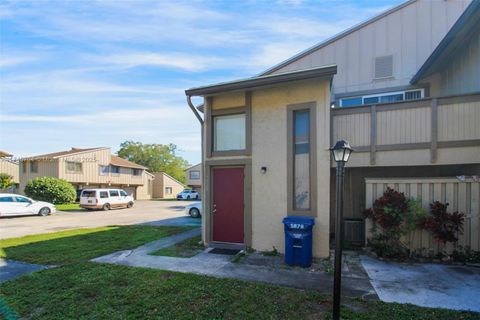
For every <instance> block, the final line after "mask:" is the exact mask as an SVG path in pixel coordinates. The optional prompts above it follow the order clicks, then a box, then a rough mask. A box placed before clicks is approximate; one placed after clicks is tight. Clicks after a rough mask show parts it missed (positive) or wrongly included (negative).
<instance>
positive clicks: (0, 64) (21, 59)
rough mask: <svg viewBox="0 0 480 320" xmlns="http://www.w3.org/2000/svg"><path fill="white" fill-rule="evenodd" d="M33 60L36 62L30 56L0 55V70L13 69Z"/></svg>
mask: <svg viewBox="0 0 480 320" xmlns="http://www.w3.org/2000/svg"><path fill="white" fill-rule="evenodd" d="M35 60H37V58H34V57H30V56H5V55H4V54H3V53H2V55H1V56H0V68H8V67H14V66H18V65H20V64H24V63H28V62H32V61H35Z"/></svg>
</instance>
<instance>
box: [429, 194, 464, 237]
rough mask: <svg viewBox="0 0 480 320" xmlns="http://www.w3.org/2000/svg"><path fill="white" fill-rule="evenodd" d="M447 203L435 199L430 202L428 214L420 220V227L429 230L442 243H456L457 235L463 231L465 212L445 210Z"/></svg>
mask: <svg viewBox="0 0 480 320" xmlns="http://www.w3.org/2000/svg"><path fill="white" fill-rule="evenodd" d="M447 207H448V203H441V202H439V201H435V202H433V203H431V204H430V216H428V217H425V218H423V219H422V220H421V221H420V224H419V225H420V227H421V228H422V229H425V230H427V231H428V232H430V233H431V234H432V236H433V238H434V239H435V240H437V241H438V242H440V243H443V244H444V245H445V244H446V243H447V242H451V243H457V242H458V235H459V234H461V233H463V222H464V221H465V214H464V213H462V212H458V211H455V212H453V213H449V212H447Z"/></svg>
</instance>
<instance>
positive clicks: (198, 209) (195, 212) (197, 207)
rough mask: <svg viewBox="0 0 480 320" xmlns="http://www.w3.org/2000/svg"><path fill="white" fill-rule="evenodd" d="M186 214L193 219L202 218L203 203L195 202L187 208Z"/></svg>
mask: <svg viewBox="0 0 480 320" xmlns="http://www.w3.org/2000/svg"><path fill="white" fill-rule="evenodd" d="M185 213H186V214H188V215H190V216H191V217H192V218H200V217H201V216H202V203H201V202H194V203H190V204H189V205H188V206H186V207H185Z"/></svg>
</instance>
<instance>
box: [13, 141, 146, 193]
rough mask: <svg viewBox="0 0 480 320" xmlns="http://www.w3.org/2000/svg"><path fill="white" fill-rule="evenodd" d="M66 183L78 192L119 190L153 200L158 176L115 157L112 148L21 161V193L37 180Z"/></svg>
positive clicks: (48, 155) (56, 154) (50, 154)
mask: <svg viewBox="0 0 480 320" xmlns="http://www.w3.org/2000/svg"><path fill="white" fill-rule="evenodd" d="M43 176H49V177H55V178H61V179H65V180H67V181H68V182H70V183H71V184H72V185H73V186H74V187H75V188H76V189H77V190H80V189H85V188H108V187H117V188H122V189H124V190H125V191H126V192H127V193H129V194H131V195H133V197H134V198H135V199H138V200H141V199H150V198H151V197H152V189H153V188H152V186H153V179H154V176H153V175H152V174H151V173H149V172H147V171H146V168H145V167H143V166H141V165H138V164H136V163H133V162H131V161H128V160H125V159H123V158H120V157H117V156H115V155H112V154H111V151H110V148H88V149H80V148H72V149H71V150H68V151H61V152H55V153H49V154H43V155H38V156H33V157H29V158H24V159H22V160H21V161H20V191H21V192H23V190H24V188H25V185H26V184H27V182H28V181H30V180H31V179H34V178H37V177H43Z"/></svg>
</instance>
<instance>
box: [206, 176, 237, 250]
mask: <svg viewBox="0 0 480 320" xmlns="http://www.w3.org/2000/svg"><path fill="white" fill-rule="evenodd" d="M243 176H244V175H243V168H213V169H212V177H213V180H212V181H213V190H212V191H213V197H212V200H213V201H212V217H213V219H212V223H213V241H220V242H233V243H244V239H243V208H244V205H243V193H244V192H243V179H244V177H243Z"/></svg>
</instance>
